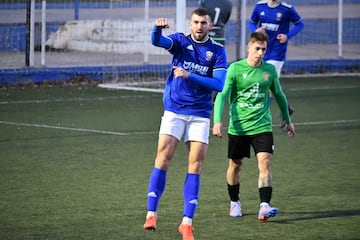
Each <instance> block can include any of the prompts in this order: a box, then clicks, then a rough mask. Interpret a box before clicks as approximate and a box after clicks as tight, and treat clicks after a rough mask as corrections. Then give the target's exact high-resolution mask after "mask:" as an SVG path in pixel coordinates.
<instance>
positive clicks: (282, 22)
mask: <svg viewBox="0 0 360 240" xmlns="http://www.w3.org/2000/svg"><path fill="white" fill-rule="evenodd" d="M267 3H268V1H267V0H263V1H259V2H258V3H257V4H256V6H255V8H254V10H253V13H252V15H251V17H250V22H249V26H250V30H252V31H255V29H251V28H252V26H254V28H256V27H262V28H264V29H265V30H266V33H267V34H268V36H269V40H268V46H267V51H266V54H265V56H264V60H265V61H266V60H277V61H285V58H286V50H287V44H288V41H287V42H286V43H280V42H279V40H277V39H276V36H277V35H278V34H280V33H282V34H287V35H288V39H290V38H291V37H293V36H294V35H295V34H297V33H298V32H299V31H300V30H301V29H302V28H303V23H302V19H301V17H300V15H299V14H298V13H297V11H296V10H295V8H294V7H293V6H292V5H289V4H287V3H284V2H280V3H279V5H278V6H276V7H269V6H268V4H267ZM290 23H293V24H295V26H296V25H299V27H297V28H295V29H294V30H295V31H292V32H290V33H289V31H290Z"/></svg>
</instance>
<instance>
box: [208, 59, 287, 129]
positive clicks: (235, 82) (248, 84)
mask: <svg viewBox="0 0 360 240" xmlns="http://www.w3.org/2000/svg"><path fill="white" fill-rule="evenodd" d="M269 90H271V92H272V95H273V97H274V98H275V99H276V102H277V103H278V106H279V108H280V111H281V113H282V115H283V118H284V119H285V121H286V123H290V122H291V119H290V116H289V113H288V103H287V99H286V96H285V94H284V93H283V91H282V89H281V86H280V82H279V78H278V76H277V73H276V70H275V67H274V66H273V65H271V64H269V63H266V62H264V61H262V63H261V64H260V65H259V66H257V67H252V66H250V65H249V64H248V63H247V60H246V59H243V60H240V61H237V62H234V63H232V64H231V65H230V66H229V68H228V70H227V75H226V81H225V85H224V89H223V90H222V92H221V93H219V94H218V95H217V97H216V100H215V106H214V123H218V122H221V119H222V113H223V110H224V105H225V102H226V101H227V100H228V101H229V104H230V107H229V114H230V119H229V129H228V133H229V134H232V135H237V136H243V135H254V134H259V133H264V132H271V131H272V116H271V110H270V101H269V98H270V92H269Z"/></svg>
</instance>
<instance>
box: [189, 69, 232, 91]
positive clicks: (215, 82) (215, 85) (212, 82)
mask: <svg viewBox="0 0 360 240" xmlns="http://www.w3.org/2000/svg"><path fill="white" fill-rule="evenodd" d="M225 76H226V70H222V69H219V70H215V71H213V77H212V78H209V77H204V76H201V75H199V74H196V73H190V76H189V80H192V81H194V82H196V83H198V84H200V85H202V86H204V87H206V88H209V89H211V90H214V91H217V92H221V91H222V89H223V87H224V82H225Z"/></svg>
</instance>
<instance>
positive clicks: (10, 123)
mask: <svg viewBox="0 0 360 240" xmlns="http://www.w3.org/2000/svg"><path fill="white" fill-rule="evenodd" d="M0 124H7V125H16V126H23V127H36V128H50V129H59V130H68V131H77V132H87V133H97V134H107V135H118V136H129V135H139V134H153V133H156V132H130V133H125V132H114V131H102V130H95V129H86V128H71V127H60V126H52V125H46V124H36V123H18V122H7V121H0Z"/></svg>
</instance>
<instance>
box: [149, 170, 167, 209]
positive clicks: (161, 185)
mask: <svg viewBox="0 0 360 240" xmlns="http://www.w3.org/2000/svg"><path fill="white" fill-rule="evenodd" d="M165 185H166V171H165V170H161V169H158V168H155V167H154V168H153V170H152V172H151V175H150V180H149V190H148V196H147V209H148V211H154V212H156V210H157V208H158V205H159V201H160V198H161V195H162V194H163V192H164V190H165Z"/></svg>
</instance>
